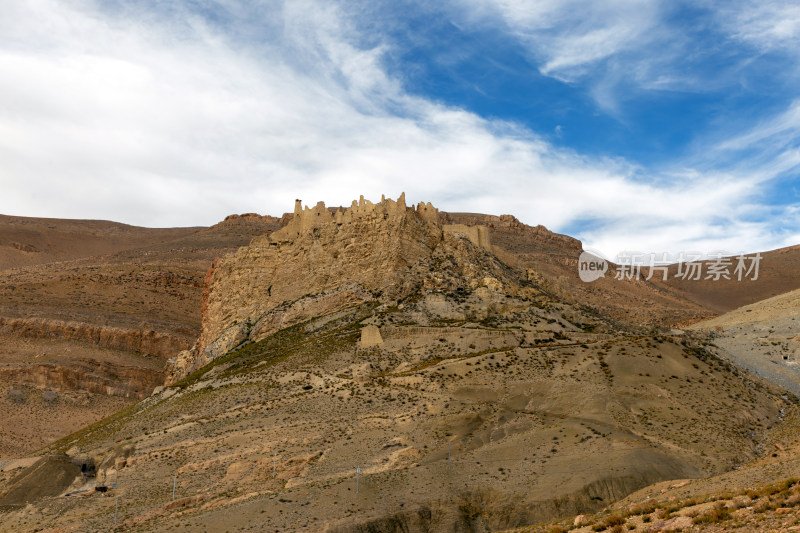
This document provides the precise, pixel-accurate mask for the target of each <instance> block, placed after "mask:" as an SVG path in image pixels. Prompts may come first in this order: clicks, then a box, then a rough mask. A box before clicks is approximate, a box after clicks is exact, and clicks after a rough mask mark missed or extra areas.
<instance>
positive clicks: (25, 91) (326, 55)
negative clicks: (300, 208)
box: [0, 0, 800, 255]
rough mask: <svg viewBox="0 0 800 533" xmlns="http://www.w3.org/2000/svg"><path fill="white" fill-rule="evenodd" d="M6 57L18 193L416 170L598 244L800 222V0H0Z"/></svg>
mask: <svg viewBox="0 0 800 533" xmlns="http://www.w3.org/2000/svg"><path fill="white" fill-rule="evenodd" d="M165 6H166V7H165ZM0 72H2V73H3V74H2V76H0V186H2V191H3V194H2V196H0V212H2V213H6V214H16V215H28V216H52V217H70V218H105V219H112V220H119V221H123V222H128V223H133V224H139V225H147V226H172V225H200V224H213V223H215V222H216V221H218V220H221V219H222V218H224V216H226V215H227V214H230V213H241V212H259V213H269V214H277V215H279V214H280V213H282V212H284V211H288V210H290V209H291V208H292V205H293V201H294V199H295V198H302V199H303V200H304V201H305V202H307V203H309V204H313V203H316V201H318V200H324V201H325V202H326V203H328V205H339V204H342V205H349V203H350V201H351V200H352V199H354V198H357V197H358V196H359V195H360V194H364V195H365V196H366V197H367V198H372V199H379V198H380V195H381V194H384V193H385V194H387V195H389V196H393V197H396V196H398V195H399V194H400V193H401V192H403V191H405V192H406V193H407V197H408V199H409V200H410V201H414V202H418V201H432V202H433V203H434V204H435V205H437V206H438V207H440V208H441V209H445V210H449V211H478V212H485V213H493V214H503V213H511V214H514V215H515V216H517V217H518V218H520V219H521V220H522V221H524V222H526V223H528V224H531V225H536V224H543V225H545V226H547V227H548V228H550V229H552V230H555V231H559V232H564V233H568V234H571V235H573V236H576V237H578V238H580V239H582V240H583V241H584V243H585V245H586V246H588V247H592V248H595V249H598V250H600V251H602V252H603V253H605V254H607V255H614V254H616V253H617V252H619V251H622V250H639V251H644V252H651V251H652V252H659V253H660V252H671V253H678V252H680V251H702V252H709V253H710V252H715V251H718V250H725V251H727V252H729V253H736V252H740V251H754V250H766V249H772V248H776V247H781V246H788V245H793V244H800V180H799V179H798V175H800V94H798V93H799V92H800V91H799V90H798V89H800V6H798V5H796V4H794V3H792V2H778V1H761V2H745V1H737V0H733V1H727V2H703V1H695V2H675V1H655V0H606V1H604V2H591V1H583V0H560V1H555V0H542V1H522V0H452V1H444V2H436V3H432V2H418V1H412V0H397V1H392V2H389V1H382V0H381V1H375V0H373V1H369V2H367V1H364V2H359V1H347V2H344V1H341V2H337V1H330V0H329V1H315V0H291V1H286V2H282V1H279V0H269V1H261V2H244V1H234V0H218V1H210V0H194V1H182V2H169V3H164V2H157V1H138V2H136V1H127V2H121V1H111V0H106V1H99V0H97V1H93V0H75V1H72V2H67V1H53V0H29V1H24V2H23V1H21V0H20V1H18V0H11V2H8V3H5V4H4V7H3V16H2V17H0Z"/></svg>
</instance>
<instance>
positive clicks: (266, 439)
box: [0, 196, 798, 532]
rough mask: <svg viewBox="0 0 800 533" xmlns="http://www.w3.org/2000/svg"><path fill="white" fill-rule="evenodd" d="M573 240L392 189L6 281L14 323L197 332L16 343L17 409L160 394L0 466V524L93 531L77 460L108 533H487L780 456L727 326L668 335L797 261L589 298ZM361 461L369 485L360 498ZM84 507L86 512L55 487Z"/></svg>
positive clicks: (10, 353)
mask: <svg viewBox="0 0 800 533" xmlns="http://www.w3.org/2000/svg"><path fill="white" fill-rule="evenodd" d="M159 238H160V237H159ZM14 242H19V241H14ZM32 246H35V245H32ZM23 248H24V246H23ZM581 248H582V247H581V244H580V242H579V241H576V240H575V239H572V238H570V237H566V236H562V235H558V234H554V233H551V232H549V231H548V230H546V229H545V228H543V227H535V228H534V227H530V226H526V225H524V224H522V223H520V222H519V221H518V220H517V219H516V218H514V217H512V216H508V215H503V216H490V215H478V214H458V213H441V212H438V210H436V208H435V207H434V206H432V205H430V204H426V203H422V204H418V205H416V206H407V205H406V204H405V200H404V197H403V196H401V197H400V198H398V200H396V201H395V200H390V199H382V200H381V202H376V203H372V202H369V201H367V200H365V199H363V198H362V199H360V200H359V201H356V202H354V203H353V205H351V206H350V207H349V208H346V209H344V208H336V209H330V208H328V207H326V206H325V205H324V204H323V203H319V204H317V205H316V206H315V207H313V208H303V207H302V205H299V204H298V205H297V206H296V207H295V211H294V213H291V214H288V215H284V216H283V217H281V218H280V219H278V218H273V217H260V216H258V215H249V216H243V217H229V218H228V219H226V221H224V222H222V223H220V224H219V225H217V226H214V227H212V228H207V229H199V230H198V229H193V230H192V231H191V232H187V233H186V234H183V235H180V236H179V237H178V238H177V239H175V240H167V241H162V242H156V243H153V244H152V245H150V246H142V247H138V248H135V249H126V250H115V251H113V252H110V253H109V254H106V255H104V256H101V257H96V256H95V257H90V258H84V259H69V260H66V261H63V262H58V261H54V262H51V263H44V264H40V265H36V264H28V265H27V266H24V267H16V268H14V269H9V270H6V271H4V273H8V274H9V278H10V279H12V280H13V281H14V283H10V285H14V288H13V289H11V288H9V286H8V285H6V286H5V289H3V288H2V287H0V290H6V292H5V294H7V295H9V300H10V301H11V303H12V305H10V306H9V308H10V309H11V311H10V312H9V313H8V318H7V319H8V320H12V319H21V320H23V324H24V321H25V320H29V321H31V322H34V321H35V320H42V319H46V320H64V318H65V317H67V318H70V319H71V320H72V321H73V322H75V323H76V324H87V325H86V326H85V327H86V328H88V327H90V326H89V325H88V324H92V326H91V327H94V326H95V325H101V326H102V327H104V328H121V329H125V327H128V328H129V330H130V331H139V332H144V331H151V330H152V331H154V332H159V331H163V332H169V334H170V335H172V336H173V337H174V338H182V339H184V340H185V341H186V342H185V344H182V345H177V348H179V349H180V348H186V349H183V350H182V351H181V353H180V354H177V353H173V354H164V353H163V352H167V351H169V350H170V349H171V348H169V347H168V348H164V349H163V350H162V352H160V353H147V352H146V351H144V350H142V349H141V347H142V346H144V345H143V344H142V341H141V340H139V341H135V340H130V341H127V342H128V343H127V344H121V343H120V342H119V341H117V340H114V341H113V343H116V344H113V343H112V341H109V340H105V341H100V339H105V338H106V337H103V336H102V334H97V335H95V336H93V334H85V333H82V332H81V331H82V330H81V328H80V327H78V326H77V325H76V326H74V327H75V330H74V331H75V332H74V333H73V334H72V335H67V334H66V333H67V332H68V331H73V330H72V329H70V328H72V327H73V326H67V327H66V328H65V329H61V330H58V331H57V332H56V333H55V334H53V335H52V336H48V335H41V334H40V333H36V331H43V330H42V329H41V328H40V329H39V330H35V329H34V330H25V329H24V328H23V327H22V326H20V327H17V329H16V330H13V331H12V330H8V331H7V333H6V334H5V336H4V337H3V340H4V349H5V351H6V353H5V354H4V358H5V359H6V360H7V361H11V362H12V363H11V364H6V368H5V369H3V370H4V371H5V374H0V380H3V383H4V386H5V387H6V391H7V394H6V396H5V399H6V401H12V400H13V401H17V400H18V399H19V398H20V393H19V390H20V388H19V387H20V380H22V384H23V385H26V386H25V387H23V388H22V390H23V393H26V394H28V397H27V398H26V399H25V402H27V403H24V402H23V403H21V404H20V403H17V404H16V407H17V409H20V405H22V406H25V405H27V406H29V407H30V408H31V409H37V410H38V409H64V410H68V409H72V410H74V409H75V408H77V406H78V405H79V401H78V400H76V402H73V403H69V401H67V396H68V394H67V393H66V392H63V395H64V400H63V401H62V400H59V401H57V402H55V403H53V402H52V401H50V400H47V399H46V398H45V396H44V395H42V397H41V399H40V398H34V397H33V396H32V391H34V390H37V389H36V388H35V387H44V388H47V387H53V385H52V383H54V382H58V381H61V382H63V383H65V385H63V386H64V387H65V388H66V387H68V386H70V385H69V384H67V382H68V381H69V380H68V379H66V376H68V375H69V372H68V369H70V371H71V369H73V368H75V367H76V366H79V365H87V364H88V365H89V366H90V367H93V368H97V369H100V370H101V373H102V372H105V373H106V374H107V376H111V377H112V379H110V380H109V381H110V382H117V383H118V382H120V381H122V382H125V378H124V379H122V380H116V381H115V380H114V379H113V376H114V375H115V373H116V375H117V376H119V375H121V371H122V370H123V369H125V368H128V369H131V370H133V369H135V368H147V369H148V370H149V371H151V372H153V371H156V372H161V375H162V376H163V375H164V372H165V371H166V374H167V385H168V386H167V387H166V388H161V387H159V388H158V389H156V392H155V393H154V394H153V395H152V396H149V397H148V398H146V399H145V400H143V401H141V402H139V403H137V404H135V405H133V406H132V407H131V408H130V409H127V410H125V411H121V412H118V413H117V414H115V415H114V416H113V417H111V418H108V419H106V420H104V421H101V422H99V423H97V424H95V425H93V426H90V427H87V428H84V429H83V430H81V431H79V432H77V433H75V434H73V435H70V436H68V437H65V438H64V439H62V440H60V441H58V442H56V443H54V444H52V445H50V446H49V447H48V449H47V450H48V453H50V454H52V453H55V452H59V453H64V452H65V453H66V456H62V455H56V456H52V455H50V456H47V457H50V458H49V459H48V458H47V457H44V458H43V459H41V460H40V462H39V463H37V464H36V465H33V466H31V467H30V468H29V469H23V470H21V471H20V473H19V474H17V475H13V476H10V475H6V476H3V475H2V474H0V505H6V506H8V508H9V509H11V510H12V511H11V512H10V514H8V515H7V516H6V518H7V519H8V520H7V525H8V527H9V528H12V529H13V530H19V529H22V530H25V528H35V527H39V526H42V525H45V524H46V525H48V527H50V526H58V527H63V528H67V529H68V530H69V528H77V529H80V530H82V531H83V530H87V531H91V530H103V529H105V528H106V527H107V524H108V522H107V517H108V503H109V502H108V501H106V500H104V499H103V497H102V496H97V495H96V493H95V492H94V491H93V486H94V484H96V483H97V482H96V481H95V480H94V479H92V480H83V479H80V478H75V479H74V480H73V478H72V477H70V475H71V474H67V473H65V472H67V471H71V470H69V467H68V466H67V465H69V464H75V463H76V462H78V463H80V464H83V465H89V464H90V465H93V468H96V470H97V476H98V477H97V480H101V479H102V480H108V479H110V477H109V476H111V475H112V474H111V470H112V467H114V468H118V469H119V473H120V475H122V476H124V477H125V479H128V480H129V481H128V483H127V485H126V488H124V489H117V488H116V487H115V488H113V490H112V492H114V493H115V494H117V495H119V496H121V497H122V498H123V499H124V500H125V501H126V502H127V503H126V507H125V509H124V511H123V513H122V517H121V522H122V525H123V527H134V526H136V527H139V528H142V529H144V530H152V529H159V528H164V527H166V526H167V525H169V526H170V527H174V528H177V529H176V530H186V531H192V530H194V529H193V528H195V527H199V524H211V526H207V527H212V528H213V527H217V528H224V529H228V528H231V527H234V528H240V527H244V526H246V527H249V528H251V529H252V528H254V529H256V530H263V529H264V528H265V527H268V528H271V529H276V528H277V529H279V530H288V529H292V530H294V529H297V530H308V531H318V530H329V531H347V532H349V531H363V530H365V529H364V528H368V529H369V530H370V531H387V532H388V531H401V530H402V531H426V530H433V531H439V530H444V529H445V528H446V529H448V530H450V529H453V528H455V530H463V531H480V530H485V529H487V528H489V529H499V528H503V527H512V526H519V525H525V524H530V523H533V522H537V521H540V520H547V519H551V518H557V517H562V516H564V515H569V514H570V513H578V512H585V511H591V510H598V509H600V508H602V507H604V506H606V505H607V504H608V503H610V502H613V501H615V500H618V499H620V498H622V497H624V496H626V495H627V494H629V493H631V492H633V491H635V490H638V489H642V488H644V487H646V486H648V485H650V484H652V483H655V482H659V481H662V480H669V479H676V478H687V477H688V478H701V477H706V476H710V475H720V474H722V473H724V472H727V471H730V470H731V469H732V468H740V467H741V466H742V465H744V464H747V463H748V462H749V461H751V460H754V459H757V458H759V457H761V456H762V455H763V454H764V453H766V451H767V448H766V447H767V446H768V445H771V444H769V443H772V442H778V441H780V439H783V441H780V442H787V441H786V439H788V438H789V436H786V435H784V433H785V431H784V433H780V432H779V430H781V429H782V428H783V427H784V426H783V424H782V420H783V419H782V417H783V416H784V414H785V413H786V412H789V411H791V410H794V409H796V406H795V405H794V403H793V401H792V398H791V397H789V396H787V395H786V393H785V392H784V391H783V390H781V389H780V388H778V387H776V386H774V385H773V384H772V383H770V380H769V379H764V376H762V377H759V376H756V375H753V374H751V373H749V372H747V371H743V370H740V369H739V368H737V366H736V364H737V360H736V358H735V357H732V356H730V354H729V353H727V352H726V351H725V349H724V348H720V347H718V346H715V345H714V343H713V335H714V334H716V333H718V332H717V330H716V329H715V328H716V327H717V326H713V325H712V326H709V327H708V328H705V329H704V328H703V327H700V328H699V329H698V332H696V333H684V332H683V331H679V330H676V329H675V327H676V326H683V325H685V324H689V323H694V322H697V321H698V320H700V319H703V318H708V317H712V316H714V315H716V314H718V309H726V308H728V307H730V306H735V305H737V304H738V303H740V302H741V301H745V303H746V304H751V303H753V302H756V301H758V300H762V299H763V298H765V297H768V296H772V294H771V293H772V292H773V291H777V290H781V289H782V288H783V287H786V286H789V285H791V283H792V281H791V280H792V279H795V277H796V276H797V275H798V274H797V271H796V270H792V269H791V268H787V265H792V264H793V261H796V260H797V257H796V255H797V254H796V252H797V250H796V249H787V250H782V251H777V252H770V253H766V254H764V261H763V263H762V276H763V277H762V278H760V279H759V281H760V283H759V282H758V281H757V282H752V284H751V285H748V287H749V290H747V291H737V290H731V287H733V285H732V284H734V283H737V282H735V281H733V282H731V281H721V282H719V283H715V284H712V283H704V282H698V283H697V284H696V285H692V284H691V283H692V282H686V283H674V282H673V280H670V281H668V282H666V283H663V282H658V281H647V280H615V279H613V278H611V277H606V278H604V279H601V280H598V281H597V282H595V283H592V284H587V283H584V282H582V281H580V279H579V278H578V275H577V260H578V259H577V258H578V255H579V254H580V252H581ZM13 249H14V250H16V251H15V252H10V253H13V254H30V253H36V252H31V251H27V252H26V251H24V250H21V249H20V248H19V247H13ZM40 253H41V252H40ZM54 253H55V252H54ZM27 260H29V261H30V258H28V259H27ZM64 265H68V266H67V267H66V268H68V269H70V270H63V269H64V268H65V267H64ZM209 267H210V268H209ZM783 268H787V270H786V272H785V273H786V276H781V274H780V272H779V271H780V269H783ZM72 269H74V270H72ZM771 269H775V270H774V271H773V270H771ZM65 273H66V275H65ZM37 276H38V277H37ZM39 279H44V280H45V282H44V283H42V282H41V281H38V280H39ZM787 279H788V280H789V281H787ZM156 280H157V281H156ZM164 280H171V281H167V282H165V281H164ZM175 280H180V281H175ZM795 281H796V282H797V281H798V280H795ZM3 283H5V281H4V282H3ZM739 283H745V282H739ZM20 287H21V288H22V289H23V290H24V294H25V296H26V297H27V296H29V295H30V296H31V297H30V298H26V297H22V296H21V295H19V294H18V291H17V288H20ZM726 287H728V288H727V289H726ZM81 289H82V290H83V291H84V292H85V294H87V295H90V296H87V297H86V298H84V299H81V297H80V294H81ZM731 294H733V296H731ZM697 295H699V296H697ZM715 295H718V296H719V297H718V298H717V296H715ZM14 298H16V299H14ZM700 300H703V301H706V302H708V301H712V303H713V308H712V306H711V305H710V304H708V303H705V304H702V303H700ZM32 302H36V303H37V305H31V303H32ZM70 305H71V307H70ZM190 306H195V307H194V311H190V310H189V307H190ZM148 309H150V312H148ZM29 315H30V316H29ZM137 321H139V322H138V323H137ZM65 322H66V321H65ZM126 325H127V326H126ZM179 327H180V328H187V329H186V332H187V334H185V335H184V334H180V335H179V334H176V332H178V331H179V330H178V328H179ZM159 328H161V329H159ZM723 329H724V328H723ZM709 330H710V332H712V333H709ZM190 331H191V332H193V333H191V334H190V333H189V332H190ZM20 332H22V333H24V335H20ZM79 332H80V333H79ZM181 335H182V336H181ZM110 337H111V338H112V339H115V338H116V337H115V336H114V335H110ZM119 337H120V338H121V337H122V336H121V335H119ZM141 338H143V337H141V335H140V339H141ZM136 342H139V344H138V346H139V347H140V348H137V347H136V346H137V344H136ZM147 349H148V350H150V351H152V352H156V349H155V348H147ZM76 352H77V353H76ZM68 354H73V355H68ZM167 358H169V361H166V359H167ZM34 361H40V362H35V363H34V364H33V365H31V363H32V362H34ZM91 361H97V362H100V361H106V362H107V366H106V367H103V366H102V365H98V364H93V363H91ZM165 364H166V366H165ZM15 365H16V366H15ZM48 365H61V367H62V369H63V370H62V377H61V378H59V379H52V378H41V377H39V376H41V375H42V374H46V375H47V376H52V375H53V374H54V372H53V371H52V370H51V369H50V367H48ZM31 367H33V368H34V369H36V368H41V369H43V370H41V372H40V373H39V374H37V372H36V371H33V372H31V370H30V368H31ZM26 372H27V374H26ZM55 373H56V374H57V373H58V372H55ZM32 375H33V376H34V377H31V376H32ZM15 376H16V378H15ZM24 376H27V377H24ZM15 379H17V380H18V381H17V382H14V380H15ZM48 379H50V380H51V381H50V383H51V384H50V385H47V382H48V381H47V380H48ZM103 379H104V378H103V376H100V375H98V376H96V377H94V376H93V377H92V378H91V381H93V382H94V381H97V382H100V383H102V382H103ZM127 379H129V380H130V382H131V383H132V382H133V381H134V378H133V376H130V377H129V378H127ZM139 379H141V378H139ZM26 380H27V381H26ZM77 381H78V382H79V381H80V380H77ZM148 383H149V382H148ZM140 385H141V384H140ZM79 386H80V385H79ZM151 386H153V385H147V386H146V387H151ZM10 387H14V389H13V390H12V389H11V388H10ZM129 390H134V389H129ZM135 390H137V391H146V390H147V389H146V388H144V389H143V388H141V386H140V388H139V389H135ZM108 392H112V393H113V391H108ZM12 393H13V394H12ZM124 394H129V395H130V396H131V397H132V398H135V397H137V395H138V397H142V396H145V395H149V393H146V392H145V393H142V392H136V393H135V394H132V393H123V395H124ZM99 397H100V395H97V396H93V397H92V398H91V399H90V403H91V402H96V401H97V400H98V398H99ZM48 398H49V397H48ZM108 398H111V397H108ZM43 402H44V403H43ZM48 402H49V403H48ZM104 408H105V407H104V406H103V405H94V406H91V409H95V411H94V412H96V413H98V414H101V413H102V414H106V413H107V412H108V411H107V410H106V411H103V409H104ZM37 416H40V415H37ZM33 418H36V417H35V416H34V417H33ZM74 429H76V428H74ZM776 432H778V433H776ZM778 435H783V436H782V437H780V438H779V437H778ZM776 439H778V441H776ZM452 452H454V453H455V457H454V459H453V461H452V463H453V464H451V459H450V456H451V453H452ZM53 457H56V459H53ZM578 457H580V458H581V459H580V464H581V466H576V464H575V461H576V459H575V458H578ZM41 461H44V462H41ZM47 461H50V462H47ZM13 464H17V463H13ZM19 464H20V466H23V463H19ZM353 464H361V468H362V470H361V471H362V472H363V476H364V477H363V480H362V482H363V485H362V489H363V494H362V493H359V494H361V495H360V496H357V497H355V499H354V494H353V490H354V488H353V487H352V486H351V469H352V466H353ZM37 465H38V466H37ZM0 467H2V464H1V463H0ZM451 468H452V469H451ZM48 469H49V470H48ZM54 469H55V470H58V471H59V472H64V474H63V475H62V476H61V477H60V478H59V479H62V480H63V483H62V482H58V483H50V484H48V485H47V491H46V492H47V495H42V494H41V491H39V489H36V490H37V491H38V492H37V491H33V492H32V489H33V488H35V487H38V484H39V483H44V482H43V481H42V480H41V475H39V474H36V472H39V471H41V472H44V471H52V470H54ZM273 472H274V475H273ZM114 475H116V471H115V473H114ZM175 475H179V476H180V478H181V484H180V486H179V492H180V495H181V497H182V498H183V499H182V503H180V505H172V506H170V504H168V503H165V502H164V501H163V500H162V496H160V491H161V490H162V489H161V488H160V487H162V486H165V484H166V483H167V482H168V480H172V477H173V476H175ZM51 477H53V476H51ZM54 479H55V478H54ZM532 480H535V482H534V483H533V484H532ZM170 482H171V481H170ZM90 486H91V490H89V489H90ZM74 491H78V492H80V494H82V495H83V496H81V497H80V498H79V499H78V498H72V499H70V498H66V497H64V494H66V493H68V492H74ZM342 502H345V504H344V507H342ZM25 503H30V504H31V505H32V506H33V507H31V508H30V509H35V512H34V513H33V514H31V512H27V511H23V510H20V509H22V507H20V506H21V505H23V504H25ZM234 509H235V510H236V512H231V511H232V510H234ZM470 509H473V510H470ZM437 524H438V525H437ZM14 528H16V529H14ZM393 528H394V529H393ZM397 528H400V529H397ZM0 529H2V528H0ZM10 530H11V529H10Z"/></svg>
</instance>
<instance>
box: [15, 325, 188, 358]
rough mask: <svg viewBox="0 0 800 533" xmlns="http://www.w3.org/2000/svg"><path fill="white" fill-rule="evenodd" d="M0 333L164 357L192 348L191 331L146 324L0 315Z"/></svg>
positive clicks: (186, 328)
mask: <svg viewBox="0 0 800 533" xmlns="http://www.w3.org/2000/svg"><path fill="white" fill-rule="evenodd" d="M178 330H180V331H178ZM0 333H4V334H12V335H17V336H19V337H28V338H41V339H59V340H66V341H77V342H85V343H87V344H93V345H96V346H100V347H103V348H109V349H113V350H125V351H132V352H138V353H141V354H145V355H153V356H156V357H163V358H167V357H169V356H171V355H174V354H175V353H176V352H178V351H180V350H185V349H187V348H188V347H189V346H191V340H190V339H191V338H192V334H193V333H194V332H193V331H192V330H191V329H190V328H188V327H183V328H178V327H174V328H173V329H172V330H171V331H158V330H156V329H154V328H151V327H147V326H146V325H145V326H143V327H141V328H138V329H133V328H121V327H116V326H100V325H95V324H88V323H86V322H78V321H70V320H57V319H49V318H39V317H31V318H10V317H1V316H0Z"/></svg>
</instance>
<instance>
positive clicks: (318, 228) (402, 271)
mask: <svg viewBox="0 0 800 533" xmlns="http://www.w3.org/2000/svg"><path fill="white" fill-rule="evenodd" d="M442 221H444V222H447V221H448V219H447V217H446V216H445V217H440V213H439V211H438V210H437V209H436V208H435V207H434V206H433V205H431V204H430V203H420V204H418V205H416V206H406V203H405V195H404V194H403V195H401V196H400V197H399V198H398V199H397V201H394V200H391V199H387V198H382V199H381V201H380V202H378V203H372V202H370V201H369V200H365V199H364V197H363V196H362V197H361V198H360V199H359V201H357V202H356V201H353V203H352V205H351V206H350V207H349V208H341V207H340V208H336V209H329V208H327V207H326V206H325V204H324V203H323V202H319V203H318V204H317V205H316V206H314V207H313V208H309V207H307V206H306V207H305V208H303V206H302V205H301V201H300V200H297V202H296V203H295V209H294V213H293V216H292V217H291V218H290V219H289V220H288V222H287V224H286V225H285V226H284V227H283V228H281V229H280V230H278V231H275V232H273V233H270V234H268V235H263V236H261V237H256V238H254V239H253V241H252V242H251V243H250V245H249V246H245V247H242V248H240V249H239V250H238V251H236V253H234V254H231V255H228V256H225V257H223V258H221V259H218V260H216V261H215V262H214V265H213V266H212V268H211V270H210V271H209V273H208V275H207V277H206V289H205V291H204V294H203V302H202V310H203V313H202V332H201V334H200V338H199V340H198V342H197V344H196V345H195V346H194V347H193V348H192V349H191V350H187V351H184V352H182V353H181V354H180V355H179V357H177V358H176V359H174V360H171V361H170V365H171V368H170V373H169V377H168V381H167V383H173V382H175V381H177V380H179V379H181V378H182V377H185V376H186V375H187V374H188V373H190V372H192V371H194V370H197V369H198V368H200V367H202V366H203V365H205V364H207V363H209V362H210V361H212V360H213V359H215V358H216V357H219V356H220V355H224V354H226V353H228V352H229V351H230V350H232V349H233V348H235V347H236V346H239V345H241V344H242V343H245V342H256V341H259V340H261V339H263V338H265V337H267V336H268V335H270V334H272V333H275V332H276V331H278V330H280V329H283V328H286V327H288V326H291V325H294V324H297V323H299V322H304V321H306V320H309V319H310V318H312V317H317V316H323V315H327V314H330V313H333V312H336V311H339V310H342V309H346V308H350V307H354V306H357V305H359V304H362V303H365V302H369V301H374V302H378V303H382V304H386V305H391V304H392V303H396V302H397V301H399V300H402V299H403V298H405V297H407V296H409V295H410V294H413V293H415V292H417V291H420V290H427V291H448V292H451V291H458V290H462V291H463V290H466V289H470V290H472V289H476V288H478V287H480V286H489V287H493V288H502V287H505V290H506V291H507V292H511V293H517V292H518V291H519V290H520V283H523V284H525V285H528V286H531V285H532V284H531V283H528V282H526V281H524V280H521V279H520V278H519V273H516V272H515V271H513V270H512V269H510V268H509V267H507V266H506V265H504V264H503V263H502V262H500V261H499V260H498V259H497V258H496V257H495V256H494V255H493V254H492V253H491V250H492V246H491V242H490V236H489V231H488V227H486V226H483V225H474V224H472V225H466V224H462V223H455V224H447V223H442ZM529 290H530V289H529Z"/></svg>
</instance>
